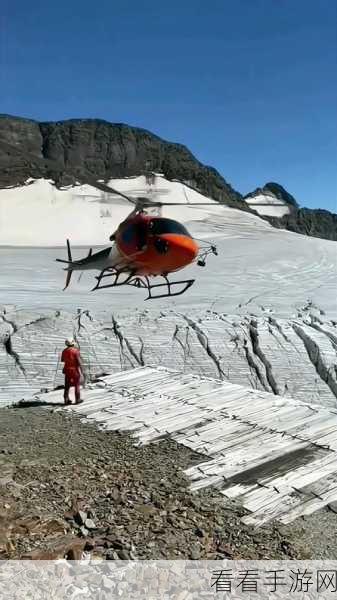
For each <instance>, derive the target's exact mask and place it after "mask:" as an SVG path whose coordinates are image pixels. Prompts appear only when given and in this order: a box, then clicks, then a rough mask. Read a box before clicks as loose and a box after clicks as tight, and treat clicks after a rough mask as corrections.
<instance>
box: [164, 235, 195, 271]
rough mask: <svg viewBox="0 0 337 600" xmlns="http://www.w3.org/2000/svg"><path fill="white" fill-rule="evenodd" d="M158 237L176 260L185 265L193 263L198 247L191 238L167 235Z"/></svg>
mask: <svg viewBox="0 0 337 600" xmlns="http://www.w3.org/2000/svg"><path fill="white" fill-rule="evenodd" d="M160 237H161V239H162V242H165V244H166V246H168V249H169V250H170V253H171V254H174V255H175V256H176V257H177V260H179V262H182V263H183V264H186V265H187V264H189V263H191V262H193V260H194V259H195V258H196V256H197V254H198V252H199V246H198V244H197V242H196V241H195V240H194V239H193V238H190V237H187V236H183V235H174V234H169V233H168V234H166V235H162V236H160Z"/></svg>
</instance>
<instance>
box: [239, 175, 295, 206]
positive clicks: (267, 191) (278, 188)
mask: <svg viewBox="0 0 337 600" xmlns="http://www.w3.org/2000/svg"><path fill="white" fill-rule="evenodd" d="M260 194H263V195H265V196H272V197H274V198H277V199H278V200H281V201H283V202H286V203H287V204H290V205H291V206H295V207H296V208H298V204H297V202H296V200H295V198H294V196H292V195H291V194H289V192H287V190H285V189H284V187H283V186H282V185H280V184H279V183H275V182H274V181H269V182H268V183H266V184H265V185H264V186H263V187H262V188H256V190H254V192H251V193H250V194H247V195H246V196H245V199H246V198H254V197H255V196H259V195H260Z"/></svg>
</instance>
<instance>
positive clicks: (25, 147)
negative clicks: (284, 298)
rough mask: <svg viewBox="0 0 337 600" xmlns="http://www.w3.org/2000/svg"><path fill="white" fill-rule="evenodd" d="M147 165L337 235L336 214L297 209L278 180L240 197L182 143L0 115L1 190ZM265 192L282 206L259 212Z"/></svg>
mask: <svg viewBox="0 0 337 600" xmlns="http://www.w3.org/2000/svg"><path fill="white" fill-rule="evenodd" d="M149 171H155V172H160V173H162V174H163V175H164V176H165V177H166V179H168V180H178V181H181V182H183V183H185V184H187V185H189V186H190V187H192V188H194V189H196V190H198V191H199V192H201V193H202V194H204V195H205V196H208V197H210V198H213V199H214V200H217V201H219V202H221V203H225V204H226V205H228V206H231V207H234V208H238V209H240V210H244V211H247V212H253V213H254V214H259V215H260V216H261V218H263V219H265V220H267V221H269V222H270V223H271V224H272V225H273V226H275V227H280V228H285V229H290V230H291V231H296V232H298V233H303V234H306V235H312V236H316V237H322V238H326V239H330V240H337V215H335V214H333V213H329V212H328V211H324V210H310V209H299V208H298V205H297V202H296V200H295V199H294V198H293V196H291V194H289V193H288V192H287V191H286V190H285V189H284V188H283V187H282V186H281V185H279V184H277V183H274V182H269V183H267V184H266V185H265V186H264V187H263V188H257V189H256V190H255V191H254V192H252V193H251V194H248V195H247V196H246V197H245V198H243V196H242V195H241V194H240V193H239V192H237V191H236V190H234V189H233V188H232V187H231V185H230V184H229V183H228V182H227V181H226V180H225V179H224V178H223V177H222V176H221V175H220V174H219V173H218V172H217V171H216V170H215V169H213V168H212V167H209V166H205V165H203V164H202V163H201V162H199V161H198V160H197V159H196V158H195V157H194V156H193V154H192V153H191V152H190V151H189V150H188V149H187V148H186V147H185V146H183V145H181V144H174V143H171V142H167V141H165V140H163V139H161V138H160V137H158V136H156V135H154V134H152V133H150V132H149V131H146V130H144V129H140V128H137V127H131V126H129V125H124V124H121V123H118V124H112V123H108V122H107V121H103V120H99V119H71V120H68V121H59V122H44V123H39V122H37V121H33V120H30V119H24V118H20V117H13V116H10V115H0V189H1V188H6V187H14V186H21V185H23V184H24V183H25V182H26V181H27V179H28V178H33V179H40V178H42V179H49V180H52V181H53V182H54V184H55V185H56V187H63V186H67V185H69V186H71V185H74V184H75V182H80V183H90V184H91V185H93V184H94V185H95V182H96V183H97V186H102V181H108V180H109V179H113V178H123V177H130V176H138V175H146V174H147V173H148V172H149ZM98 180H100V182H101V183H98ZM261 198H262V199H265V198H267V202H265V201H264V200H263V201H264V202H265V204H268V205H270V204H274V205H276V204H278V206H280V205H282V204H283V205H284V206H285V208H284V209H282V206H281V209H279V210H276V206H274V207H272V209H270V208H269V209H268V210H266V209H264V210H259V209H258V204H259V202H261ZM270 199H272V200H270Z"/></svg>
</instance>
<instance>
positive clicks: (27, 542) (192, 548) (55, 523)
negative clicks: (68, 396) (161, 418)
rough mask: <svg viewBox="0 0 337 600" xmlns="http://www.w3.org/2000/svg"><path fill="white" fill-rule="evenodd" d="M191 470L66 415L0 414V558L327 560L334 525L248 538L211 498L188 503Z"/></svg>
mask: <svg viewBox="0 0 337 600" xmlns="http://www.w3.org/2000/svg"><path fill="white" fill-rule="evenodd" d="M196 462H200V455H196V454H195V453H193V452H191V451H190V450H189V449H187V448H184V447H183V446H178V445H177V444H176V443H174V442H172V441H170V440H164V441H161V442H160V443H154V444H149V445H147V446H144V447H140V448H139V447H136V446H135V445H134V444H133V442H132V440H131V439H130V438H129V437H128V436H126V435H121V434H117V433H113V432H106V433H105V432H104V433H103V432H100V431H98V430H97V428H96V426H93V425H90V424H83V423H81V422H80V421H79V419H78V417H77V416H75V415H73V414H71V413H68V412H67V413H65V412H64V413H63V412H62V411H61V412H56V411H55V409H45V408H41V407H31V408H27V407H24V408H9V409H2V410H0V558H20V557H27V558H56V557H60V556H66V557H68V558H79V557H80V555H81V553H82V552H83V551H85V552H90V553H91V554H92V555H93V556H94V557H103V558H107V559H110V560H114V559H136V558H138V559H163V558H165V559H179V558H180V559H182V558H186V559H187V558H188V559H224V558H230V559H234V558H236V559H239V558H241V559H262V558H265V559H288V558H302V559H309V558H312V559H318V558H330V559H333V558H337V549H336V544H335V537H336V529H337V516H336V515H335V514H334V513H332V512H328V511H324V512H321V513H320V514H319V515H314V516H312V517H310V518H307V519H300V520H298V521H297V522H296V523H294V524H291V525H290V526H281V525H279V524H272V525H268V526H266V527H263V528H259V529H254V528H252V527H248V526H245V525H243V524H242V523H241V522H240V516H242V514H243V510H242V509H241V508H240V507H239V506H237V505H235V504H234V503H230V502H227V503H224V499H223V496H222V495H221V494H220V493H219V492H218V491H217V490H206V491H202V492H199V493H196V494H191V493H190V491H189V489H188V481H187V480H186V479H185V477H184V475H183V473H182V470H183V469H185V468H187V467H189V466H191V465H192V464H195V463H196Z"/></svg>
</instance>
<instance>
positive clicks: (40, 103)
mask: <svg viewBox="0 0 337 600" xmlns="http://www.w3.org/2000/svg"><path fill="white" fill-rule="evenodd" d="M336 22H337V3H336V2H335V1H334V0H320V1H319V2H318V1H317V0H231V1H230V0H210V1H209V2H205V0H180V1H179V2H178V1H177V0H171V1H170V2H165V3H163V2H158V0H157V1H154V0H137V1H136V0H132V1H128V0H125V1H120V0H97V1H96V2H93V1H92V0H82V1H81V2H79V1H78V0H73V1H72V0H68V1H67V2H66V1H65V0H58V2H48V1H46V0H44V1H42V0H32V1H31V2H28V1H26V0H12V1H9V0H2V7H1V14H0V27H1V31H0V40H1V41H0V58H1V60H0V66H1V70H0V85H1V94H0V112H2V113H9V114H15V115H20V116H25V117H30V118H34V119H38V120H60V119H65V118H72V117H98V118H102V119H107V120H108V121H112V122H124V123H128V124H131V125H136V126H140V127H143V128H146V129H149V130H150V131H152V132H153V133H156V134H157V135H160V136H161V137H163V138H165V139H168V140H170V141H176V142H180V143H183V144H185V145H186V146H188V147H189V149H190V150H191V151H192V152H193V153H194V154H195V155H196V156H197V158H199V160H201V161H202V162H204V163H206V164H209V165H211V166H214V167H215V168H217V169H218V170H219V171H220V173H221V174H222V175H223V176H224V177H225V179H226V180H227V181H228V182H229V183H231V185H232V186H233V187H234V188H235V189H237V190H238V191H240V192H241V193H243V194H245V193H248V192H249V191H252V190H253V189H255V188H256V187H258V186H261V185H263V184H264V183H265V182H266V181H276V182H278V183H280V184H281V185H283V186H284V187H285V188H286V189H287V190H288V191H289V192H290V193H291V194H293V195H294V196H295V198H296V199H297V200H298V202H299V203H300V204H301V205H302V206H309V207H322V208H327V209H329V210H333V211H337V207H336V192H337V179H336V168H335V162H336V150H337V143H336V140H337V114H336V111H337V108H336V106H337V79H336V66H337V65H336V62H337V59H336V56H337V29H336Z"/></svg>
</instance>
